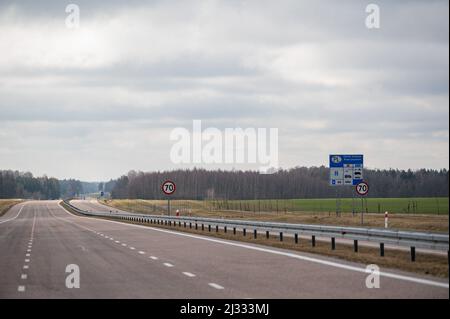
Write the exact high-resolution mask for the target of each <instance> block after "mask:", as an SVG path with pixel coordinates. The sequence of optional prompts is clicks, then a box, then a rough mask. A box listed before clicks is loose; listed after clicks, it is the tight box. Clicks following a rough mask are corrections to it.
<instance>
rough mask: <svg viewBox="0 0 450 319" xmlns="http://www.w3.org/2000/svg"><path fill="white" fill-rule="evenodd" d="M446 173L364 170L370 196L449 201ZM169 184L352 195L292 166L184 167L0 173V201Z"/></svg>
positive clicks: (255, 193)
mask: <svg viewBox="0 0 450 319" xmlns="http://www.w3.org/2000/svg"><path fill="white" fill-rule="evenodd" d="M448 175H449V172H448V170H446V169H443V170H427V169H421V170H417V171H412V170H393V169H390V170H372V169H365V170H364V179H365V180H366V181H367V182H368V183H369V185H370V192H369V197H378V198H389V197H448V191H449V180H448ZM168 179H169V180H172V181H174V182H175V183H176V185H177V190H176V192H175V194H174V195H172V197H171V198H174V199H199V200H201V199H226V200H233V199H293V198H333V197H336V195H339V196H340V197H352V196H353V195H354V189H353V188H352V187H331V186H329V184H328V179H329V169H328V168H327V167H325V166H321V167H297V168H292V169H287V170H280V171H278V172H276V173H274V174H260V173H258V172H256V171H239V170H236V171H223V170H205V169H195V168H194V169H189V170H188V169H186V170H173V171H162V172H136V171H130V172H129V173H128V174H127V175H123V176H121V177H119V178H118V179H115V180H110V181H108V182H101V183H96V182H82V181H79V180H76V179H64V180H58V179H56V178H53V177H47V176H42V177H35V176H33V174H31V173H29V172H25V173H24V172H18V171H11V170H0V198H33V199H57V198H70V197H76V196H79V195H83V194H90V193H96V192H98V191H104V192H107V193H110V194H111V197H112V198H116V199H124V198H129V199H163V198H165V196H164V195H163V194H162V192H161V183H162V182H163V181H164V180H168Z"/></svg>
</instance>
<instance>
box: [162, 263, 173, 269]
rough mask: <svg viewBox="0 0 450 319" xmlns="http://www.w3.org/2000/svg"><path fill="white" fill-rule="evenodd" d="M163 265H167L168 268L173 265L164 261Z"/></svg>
mask: <svg viewBox="0 0 450 319" xmlns="http://www.w3.org/2000/svg"><path fill="white" fill-rule="evenodd" d="M163 265H164V266H166V267H169V268H170V267H173V265H172V264H169V263H164V264H163Z"/></svg>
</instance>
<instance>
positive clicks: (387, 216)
mask: <svg viewBox="0 0 450 319" xmlns="http://www.w3.org/2000/svg"><path fill="white" fill-rule="evenodd" d="M388 221H389V213H388V212H387V211H386V212H384V228H388Z"/></svg>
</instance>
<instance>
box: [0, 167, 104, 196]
mask: <svg viewBox="0 0 450 319" xmlns="http://www.w3.org/2000/svg"><path fill="white" fill-rule="evenodd" d="M96 190H97V183H86V182H81V181H79V180H76V179H64V180H58V179H56V178H54V177H47V176H45V175H44V176H42V177H34V176H33V174H32V173H30V172H19V171H11V170H0V198H26V199H58V198H70V197H75V196H78V195H80V194H83V193H89V192H95V191H96Z"/></svg>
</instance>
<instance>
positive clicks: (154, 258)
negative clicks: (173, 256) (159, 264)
mask: <svg viewBox="0 0 450 319" xmlns="http://www.w3.org/2000/svg"><path fill="white" fill-rule="evenodd" d="M149 258H150V259H153V260H158V257H156V256H150V257H149Z"/></svg>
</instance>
